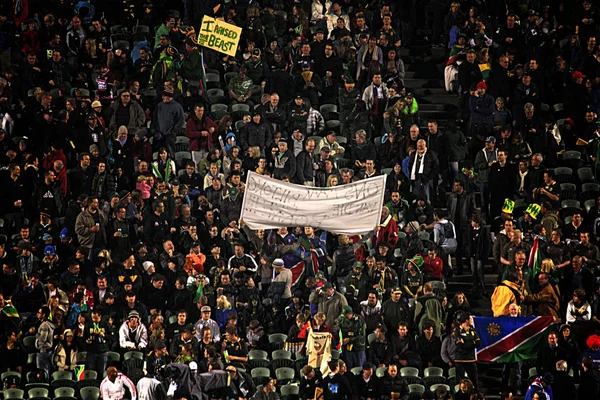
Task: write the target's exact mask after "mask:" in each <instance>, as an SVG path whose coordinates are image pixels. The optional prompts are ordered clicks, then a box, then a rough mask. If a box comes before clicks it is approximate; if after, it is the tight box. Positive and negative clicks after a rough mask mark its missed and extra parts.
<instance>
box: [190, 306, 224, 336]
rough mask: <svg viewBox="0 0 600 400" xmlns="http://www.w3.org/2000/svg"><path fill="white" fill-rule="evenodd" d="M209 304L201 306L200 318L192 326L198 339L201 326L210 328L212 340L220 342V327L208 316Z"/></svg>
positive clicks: (200, 334) (200, 333)
mask: <svg viewBox="0 0 600 400" xmlns="http://www.w3.org/2000/svg"><path fill="white" fill-rule="evenodd" d="M210 312H211V309H210V306H202V308H201V309H200V313H201V314H200V315H201V317H200V319H199V320H198V322H196V326H195V327H194V328H195V329H196V332H198V333H196V337H197V338H198V341H201V340H202V329H203V328H205V327H206V328H210V332H211V335H212V340H213V341H215V342H220V341H221V333H220V328H219V324H217V321H215V320H214V319H212V318H210Z"/></svg>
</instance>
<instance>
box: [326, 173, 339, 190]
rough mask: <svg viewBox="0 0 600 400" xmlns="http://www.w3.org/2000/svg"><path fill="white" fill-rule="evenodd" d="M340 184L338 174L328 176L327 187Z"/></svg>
mask: <svg viewBox="0 0 600 400" xmlns="http://www.w3.org/2000/svg"><path fill="white" fill-rule="evenodd" d="M338 184H339V180H338V177H337V175H329V177H328V178H327V187H334V186H337V185H338Z"/></svg>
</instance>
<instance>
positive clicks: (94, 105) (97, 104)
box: [92, 100, 102, 108]
mask: <svg viewBox="0 0 600 400" xmlns="http://www.w3.org/2000/svg"><path fill="white" fill-rule="evenodd" d="M96 107H102V103H100V102H99V101H98V100H95V101H94V102H93V103H92V108H96Z"/></svg>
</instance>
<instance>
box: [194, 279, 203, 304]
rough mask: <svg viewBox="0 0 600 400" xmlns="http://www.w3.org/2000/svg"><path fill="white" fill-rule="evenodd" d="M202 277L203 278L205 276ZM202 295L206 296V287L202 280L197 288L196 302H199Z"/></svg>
mask: <svg viewBox="0 0 600 400" xmlns="http://www.w3.org/2000/svg"><path fill="white" fill-rule="evenodd" d="M201 279H202V280H203V279H204V278H201ZM202 296H204V288H203V287H202V282H199V283H198V289H196V296H194V303H197V302H198V300H200V297H202Z"/></svg>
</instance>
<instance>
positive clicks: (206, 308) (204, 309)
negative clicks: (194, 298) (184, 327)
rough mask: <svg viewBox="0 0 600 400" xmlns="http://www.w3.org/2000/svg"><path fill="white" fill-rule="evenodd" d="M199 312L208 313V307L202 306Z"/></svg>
mask: <svg viewBox="0 0 600 400" xmlns="http://www.w3.org/2000/svg"><path fill="white" fill-rule="evenodd" d="M200 311H201V312H210V311H211V310H210V306H202V308H201V309H200Z"/></svg>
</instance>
